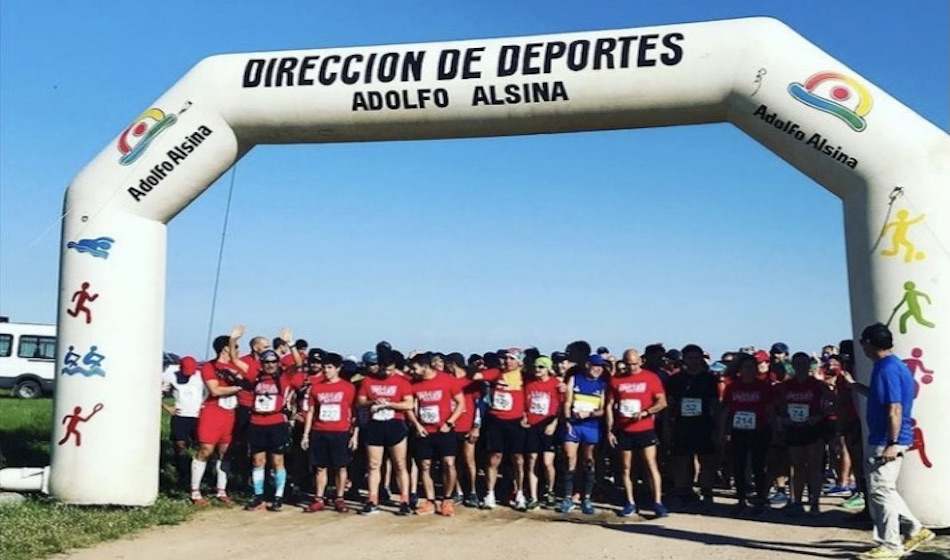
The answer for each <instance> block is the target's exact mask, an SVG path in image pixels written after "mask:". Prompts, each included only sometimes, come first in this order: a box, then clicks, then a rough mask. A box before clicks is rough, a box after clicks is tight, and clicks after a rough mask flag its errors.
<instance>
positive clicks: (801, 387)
mask: <svg viewBox="0 0 950 560" xmlns="http://www.w3.org/2000/svg"><path fill="white" fill-rule="evenodd" d="M824 394H825V384H824V383H823V382H821V381H819V380H817V379H815V378H814V377H806V378H805V379H803V380H801V381H799V380H798V378H797V377H793V378H791V379H789V380H788V381H785V382H784V383H779V384H778V385H776V386H775V399H776V402H778V403H779V405H780V411H781V414H783V415H785V416H787V417H788V419H789V420H791V422H792V426H796V425H801V424H803V423H804V422H805V420H808V417H809V416H812V415H814V414H819V413H821V412H824V404H825V403H824V402H822V401H823V399H822V396H823V395H824Z"/></svg>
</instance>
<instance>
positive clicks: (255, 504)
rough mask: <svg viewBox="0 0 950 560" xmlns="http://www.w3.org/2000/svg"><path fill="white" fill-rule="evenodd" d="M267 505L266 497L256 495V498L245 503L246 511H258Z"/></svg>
mask: <svg viewBox="0 0 950 560" xmlns="http://www.w3.org/2000/svg"><path fill="white" fill-rule="evenodd" d="M265 507H266V504H265V503H264V498H262V497H260V496H254V499H253V500H251V501H250V502H248V503H247V504H245V505H244V509H245V510H246V511H258V510H262V509H264V508H265Z"/></svg>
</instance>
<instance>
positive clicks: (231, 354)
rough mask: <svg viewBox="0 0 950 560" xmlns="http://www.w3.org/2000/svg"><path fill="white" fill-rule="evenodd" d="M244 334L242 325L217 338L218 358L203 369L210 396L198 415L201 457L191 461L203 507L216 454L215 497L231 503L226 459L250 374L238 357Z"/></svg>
mask: <svg viewBox="0 0 950 560" xmlns="http://www.w3.org/2000/svg"><path fill="white" fill-rule="evenodd" d="M242 334H244V326H243V325H239V326H237V327H235V328H234V330H232V331H231V334H230V336H229V335H223V336H219V337H217V338H215V339H214V344H213V345H212V347H213V348H214V351H215V356H216V357H215V359H214V360H212V361H210V362H206V363H205V364H204V365H202V366H201V379H202V380H203V381H204V384H205V388H206V389H207V394H206V397H205V401H204V403H203V404H202V406H201V411H200V412H199V413H198V434H197V435H198V454H197V455H196V456H195V459H194V461H192V462H191V502H192V503H193V504H194V505H196V506H199V507H205V506H207V505H208V501H207V500H205V499H204V498H203V497H202V496H201V479H202V478H203V477H204V474H205V469H206V468H207V466H208V459H209V458H210V457H211V455H212V454H213V453H215V452H217V454H218V463H217V467H216V470H217V475H218V476H217V488H216V492H215V496H216V497H217V499H218V500H219V501H221V502H222V503H226V504H230V503H231V498H230V497H228V494H227V486H228V472H229V471H230V470H231V469H230V467H229V465H228V464H227V460H226V457H227V453H228V447H229V446H230V444H231V434H232V430H233V429H234V409H235V408H236V407H237V396H236V395H237V393H238V391H239V390H241V385H242V384H246V383H247V380H246V378H245V377H244V375H245V374H246V373H247V371H248V368H247V364H245V363H244V362H243V361H242V360H241V359H239V358H238V357H237V355H238V352H237V341H238V339H239V338H241V335H242Z"/></svg>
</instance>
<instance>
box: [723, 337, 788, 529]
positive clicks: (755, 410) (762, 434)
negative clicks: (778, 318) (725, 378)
mask: <svg viewBox="0 0 950 560" xmlns="http://www.w3.org/2000/svg"><path fill="white" fill-rule="evenodd" d="M738 361H739V366H738V367H739V378H738V379H736V380H735V381H733V382H732V383H730V384H729V385H728V386H727V387H726V392H725V394H724V395H723V403H722V404H723V410H722V416H721V420H720V430H719V433H720V434H722V436H721V437H723V438H724V439H725V440H727V441H729V442H730V444H731V446H732V464H733V469H734V474H735V481H736V493H737V497H738V500H739V501H738V503H737V504H736V506H735V507H734V508H733V514H734V515H739V514H740V513H742V511H743V510H744V509H745V507H746V495H747V483H746V480H747V479H746V474H747V471H746V469H747V467H746V463H747V462H748V461H749V460H750V459H751V463H752V475H753V477H754V479H755V490H756V501H755V504H754V506H753V513H754V514H756V515H761V514H762V513H763V512H764V511H765V503H766V502H765V499H766V497H767V496H768V490H769V480H768V479H767V478H766V475H765V459H766V456H767V454H768V451H769V442H770V440H771V431H770V428H769V426H770V424H771V423H772V422H774V417H775V408H774V404H773V398H772V384H771V383H770V382H769V381H767V380H764V379H757V378H756V377H757V375H758V366H757V362H756V359H755V357H754V356H751V355H748V354H743V355H742V356H740V357H739V359H738Z"/></svg>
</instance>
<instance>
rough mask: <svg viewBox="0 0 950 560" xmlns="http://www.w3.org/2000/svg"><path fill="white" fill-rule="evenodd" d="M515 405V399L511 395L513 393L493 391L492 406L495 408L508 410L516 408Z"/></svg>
mask: <svg viewBox="0 0 950 560" xmlns="http://www.w3.org/2000/svg"><path fill="white" fill-rule="evenodd" d="M514 405H515V400H514V399H513V398H512V397H511V393H502V392H501V391H495V392H494V393H492V399H491V407H492V408H494V409H495V410H501V411H503V412H507V411H509V410H511V409H512V408H514Z"/></svg>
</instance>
